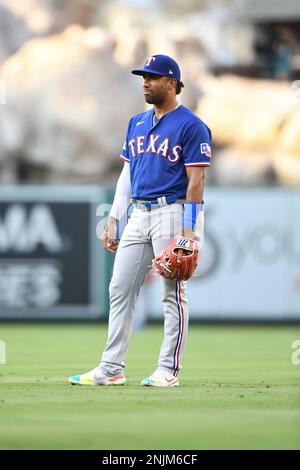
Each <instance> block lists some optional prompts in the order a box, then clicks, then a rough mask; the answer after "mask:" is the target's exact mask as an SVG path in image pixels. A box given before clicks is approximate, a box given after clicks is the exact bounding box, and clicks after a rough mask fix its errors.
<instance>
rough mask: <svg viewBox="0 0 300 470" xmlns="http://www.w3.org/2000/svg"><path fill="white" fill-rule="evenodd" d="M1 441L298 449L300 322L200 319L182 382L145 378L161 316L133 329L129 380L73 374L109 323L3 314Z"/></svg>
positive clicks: (91, 357) (5, 444)
mask: <svg viewBox="0 0 300 470" xmlns="http://www.w3.org/2000/svg"><path fill="white" fill-rule="evenodd" d="M0 339H1V340H3V341H5V343H6V347H7V364H6V365H0V384H1V385H0V448H1V449H300V365H298V366H296V365H293V364H292V362H291V354H292V352H293V350H292V349H291V343H292V342H293V341H294V340H295V339H300V327H299V326H296V327H293V326H290V327H280V326H276V327H263V326H261V327H255V326H247V327H246V326H245V327H237V326H226V327H222V326H192V327H191V328H190V333H189V338H188V345H187V350H186V354H185V358H184V363H183V365H184V368H183V370H182V372H181V374H180V378H181V387H178V388H171V389H157V388H143V387H141V386H140V385H139V384H140V380H141V379H142V378H143V377H145V376H147V375H149V374H150V373H151V372H152V371H153V369H154V367H155V364H156V360H157V356H158V351H159V348H160V343H161V339H162V326H160V325H159V326H151V327H148V328H147V329H146V330H145V332H142V333H138V334H136V335H134V336H133V338H132V342H131V347H130V351H129V354H128V357H127V377H128V383H127V384H126V385H125V386H123V387H80V386H71V385H69V384H68V383H67V377H68V376H69V375H72V374H77V373H80V372H85V371H87V370H89V369H91V368H93V367H95V366H96V364H97V363H98V359H99V356H100V352H101V349H102V347H103V346H104V344H105V339H106V326H105V325H100V326H98V325H86V324H84V325H80V324H76V325H73V324H69V325H66V324H63V325H53V324H50V325H49V324H47V325H41V324H39V325H20V324H19V325H18V324H16V325H11V324H0Z"/></svg>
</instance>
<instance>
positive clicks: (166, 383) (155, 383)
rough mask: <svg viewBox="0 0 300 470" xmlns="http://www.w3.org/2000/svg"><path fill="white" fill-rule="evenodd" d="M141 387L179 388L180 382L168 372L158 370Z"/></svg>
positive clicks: (144, 380)
mask: <svg viewBox="0 0 300 470" xmlns="http://www.w3.org/2000/svg"><path fill="white" fill-rule="evenodd" d="M141 385H146V386H150V387H178V386H179V380H178V378H177V377H175V376H174V375H172V374H170V372H168V371H166V370H156V371H155V372H154V373H153V374H152V375H150V377H147V378H146V379H143V380H142V382H141Z"/></svg>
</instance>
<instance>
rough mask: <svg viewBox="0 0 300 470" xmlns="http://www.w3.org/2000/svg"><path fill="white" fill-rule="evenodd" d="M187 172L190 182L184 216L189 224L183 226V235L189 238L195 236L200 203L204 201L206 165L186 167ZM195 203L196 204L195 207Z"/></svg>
mask: <svg viewBox="0 0 300 470" xmlns="http://www.w3.org/2000/svg"><path fill="white" fill-rule="evenodd" d="M186 174H187V177H188V181H189V182H188V187H187V192H186V202H187V204H186V206H185V211H187V217H186V218H184V220H186V221H187V224H186V225H187V226H184V227H183V234H182V235H183V236H184V237H188V238H195V231H194V225H195V222H196V219H197V216H198V211H199V207H200V206H199V205H200V204H202V202H203V194H204V181H205V167H201V166H189V167H186ZM189 203H191V204H189ZM193 203H194V204H195V206H194V207H193ZM193 219H194V220H193Z"/></svg>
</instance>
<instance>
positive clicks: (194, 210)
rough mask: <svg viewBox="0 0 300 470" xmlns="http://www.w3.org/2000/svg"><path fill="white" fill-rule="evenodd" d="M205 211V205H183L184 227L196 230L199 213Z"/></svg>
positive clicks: (197, 203) (186, 203)
mask: <svg viewBox="0 0 300 470" xmlns="http://www.w3.org/2000/svg"><path fill="white" fill-rule="evenodd" d="M202 210H203V203H201V204H200V203H199V202H193V201H188V202H185V203H184V204H183V214H182V227H183V228H184V229H185V228H191V229H192V230H194V229H195V226H196V222H197V217H198V215H199V212H201V211H202Z"/></svg>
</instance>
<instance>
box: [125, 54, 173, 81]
mask: <svg viewBox="0 0 300 470" xmlns="http://www.w3.org/2000/svg"><path fill="white" fill-rule="evenodd" d="M131 73H133V74H134V75H144V73H153V74H155V75H160V76H162V77H170V78H175V79H176V80H178V81H180V68H179V65H178V64H177V62H175V60H174V59H172V57H169V56H168V55H163V54H156V55H152V56H150V57H149V58H148V59H147V60H146V62H145V65H144V68H143V69H136V70H132V72H131Z"/></svg>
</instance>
